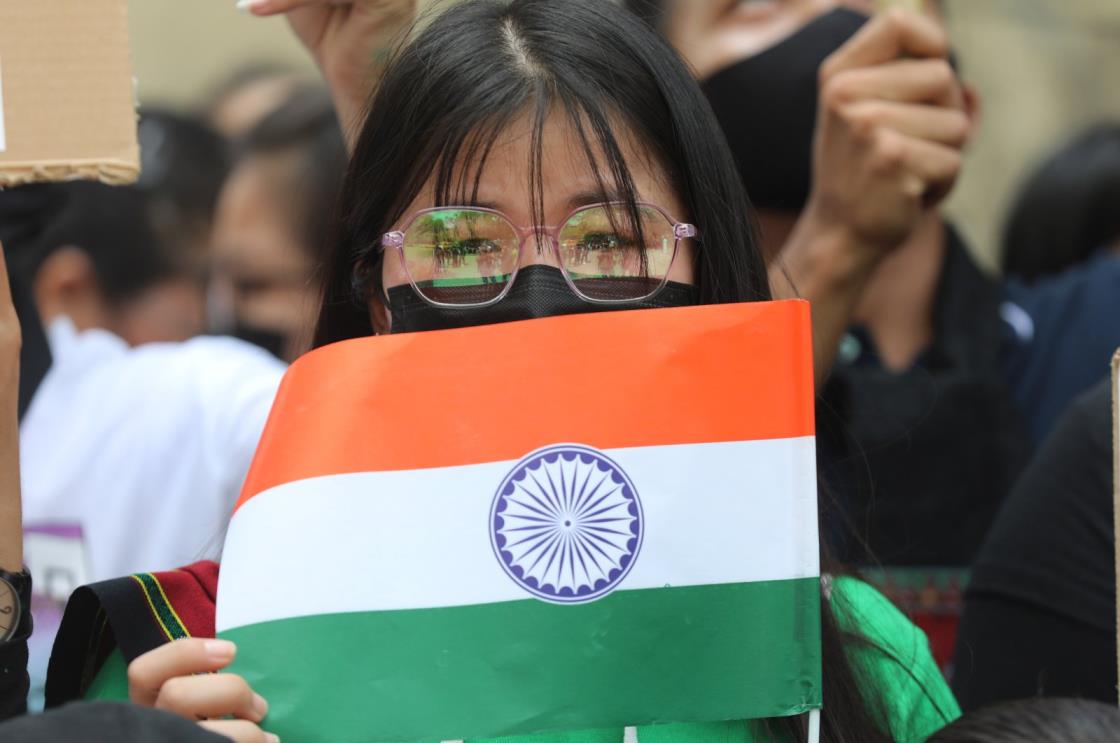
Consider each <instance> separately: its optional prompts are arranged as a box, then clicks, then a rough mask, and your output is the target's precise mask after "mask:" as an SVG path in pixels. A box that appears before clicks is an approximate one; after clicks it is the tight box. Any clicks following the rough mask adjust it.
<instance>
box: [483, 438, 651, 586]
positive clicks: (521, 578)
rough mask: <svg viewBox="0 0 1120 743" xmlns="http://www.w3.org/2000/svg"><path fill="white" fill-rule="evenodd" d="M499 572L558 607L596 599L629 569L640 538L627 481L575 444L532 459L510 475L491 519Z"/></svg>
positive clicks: (637, 507)
mask: <svg viewBox="0 0 1120 743" xmlns="http://www.w3.org/2000/svg"><path fill="white" fill-rule="evenodd" d="M490 527H491V528H490V539H491V543H492V544H493V547H494V553H495V554H496V555H497V557H498V562H499V563H500V564H501V566H502V569H503V570H505V572H506V573H507V574H508V575H509V576H510V578H512V579H513V580H514V581H515V582H516V583H517V584H518V585H520V586H521V587H522V588H524V589H525V590H526V591H528V592H529V593H531V594H533V595H534V596H537V597H538V598H541V599H544V600H545V601H551V602H555V603H580V602H584V601H594V600H595V599H598V598H601V597H602V596H605V595H606V594H608V593H610V592H611V591H612V590H614V588H616V587H617V586H618V584H619V583H621V582H622V579H623V578H625V577H626V575H627V573H629V572H630V568H631V567H632V566H633V564H634V561H635V559H636V558H637V556H638V551H639V550H640V548H641V544H642V536H643V522H642V506H641V502H640V501H639V500H638V493H637V490H636V489H635V488H634V484H633V483H632V482H631V481H630V478H629V477H628V476H627V475H626V473H625V472H623V471H622V468H621V467H619V466H618V464H616V463H615V462H614V461H613V460H611V459H610V458H608V457H607V456H606V455H605V454H603V453H602V452H600V451H598V450H596V449H592V448H591V447H587V446H580V445H578V444H564V445H559V446H551V447H547V448H545V449H541V450H539V451H536V452H533V453H532V454H530V455H528V456H527V457H525V458H524V459H522V460H521V461H520V462H518V463H517V465H516V466H515V467H514V468H513V470H512V471H511V472H510V473H509V474H508V475H506V477H505V479H504V480H503V481H502V483H501V485H499V487H498V492H497V494H496V495H495V496H494V502H493V505H492V507H491V514H490Z"/></svg>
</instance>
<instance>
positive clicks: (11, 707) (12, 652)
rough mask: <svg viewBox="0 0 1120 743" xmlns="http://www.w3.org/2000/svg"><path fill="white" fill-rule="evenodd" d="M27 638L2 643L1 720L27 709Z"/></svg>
mask: <svg viewBox="0 0 1120 743" xmlns="http://www.w3.org/2000/svg"><path fill="white" fill-rule="evenodd" d="M30 684H31V681H30V678H29V677H28V675H27V640H26V638H25V639H23V640H14V641H10V642H6V643H3V644H0V722H3V721H4V720H7V719H10V718H12V717H18V716H19V715H22V714H23V713H24V712H26V711H27V690H28V689H29V688H30Z"/></svg>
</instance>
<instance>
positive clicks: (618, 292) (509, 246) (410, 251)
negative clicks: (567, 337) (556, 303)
mask: <svg viewBox="0 0 1120 743" xmlns="http://www.w3.org/2000/svg"><path fill="white" fill-rule="evenodd" d="M635 216H636V219H635ZM696 234H697V232H696V228H695V227H693V226H692V225H690V224H684V223H681V222H677V221H676V220H675V219H673V218H672V217H670V216H669V215H668V214H667V213H666V212H665V210H664V209H662V208H661V207H659V206H655V205H653V204H646V203H638V204H636V205H635V212H631V211H630V208H629V206H628V205H627V204H626V203H623V202H607V203H601V204H592V205H590V206H585V207H581V208H579V209H576V210H575V211H574V212H572V213H571V214H570V215H568V217H567V219H565V220H564V221H563V222H562V223H561V224H560V226H559V227H546V226H531V227H516V226H515V225H514V224H513V222H511V221H510V220H509V218H508V217H506V216H505V215H504V214H502V213H501V212H498V211H495V210H493V209H483V208H477V207H462V206H443V207H436V208H432V209H422V210H420V211H418V212H416V213H415V214H413V215H412V216H411V217H410V218H409V219H408V222H407V223H406V226H405V227H404V229H402V230H398V231H394V232H388V233H386V234H385V235H384V236H383V237H382V238H381V247H382V248H383V249H384V250H390V249H392V250H395V251H396V252H397V255H398V256H400V260H401V266H402V267H403V268H404V272H405V275H406V276H407V277H408V281H409V283H410V284H411V285H412V288H413V289H414V290H415V291H416V293H417V294H419V295H420V297H422V298H423V299H424V300H425V301H426V302H428V303H429V304H432V305H435V306H437V307H484V306H486V305H490V304H493V303H495V302H498V301H500V300H501V299H502V298H503V297H505V296H506V294H507V293H509V290H510V287H511V286H513V282H514V279H516V278H517V271H518V269H519V268H520V267H521V265H522V262H523V261H522V257H523V253H524V251H525V244H526V243H527V242H528V241H529V238H530V237H532V236H534V235H537V236H539V237H538V239H539V242H538V245H540V246H542V247H543V246H550V247H551V251H552V253H553V257H554V258H555V260H556V265H557V266H559V268H560V269H561V270H562V272H563V274H564V278H565V279H566V280H567V282H568V286H570V287H571V289H572V291H573V292H575V293H576V294H577V295H578V296H579V297H580V298H582V299H584V300H586V301H588V302H593V303H597V304H610V303H617V302H634V301H640V300H643V299H648V298H649V297H652V296H653V295H655V294H657V292H659V291H660V290H661V288H662V287H663V286H665V282H666V281H667V280H668V276H669V269H670V268H671V267H672V265H673V260H674V258H676V255H677V247H678V246H679V245H680V241H681V240H682V239H684V238H689V237H696Z"/></svg>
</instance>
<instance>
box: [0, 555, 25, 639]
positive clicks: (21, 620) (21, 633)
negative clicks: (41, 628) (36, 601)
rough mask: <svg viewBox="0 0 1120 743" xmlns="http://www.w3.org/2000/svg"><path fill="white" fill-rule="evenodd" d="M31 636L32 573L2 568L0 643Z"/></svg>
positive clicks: (0, 571) (0, 580)
mask: <svg viewBox="0 0 1120 743" xmlns="http://www.w3.org/2000/svg"><path fill="white" fill-rule="evenodd" d="M30 636H31V574H30V573H28V572H27V570H26V569H25V570H24V571H23V572H21V573H9V572H8V571H7V570H0V645H3V644H4V643H6V642H17V641H19V640H26V639H27V638H28V637H30Z"/></svg>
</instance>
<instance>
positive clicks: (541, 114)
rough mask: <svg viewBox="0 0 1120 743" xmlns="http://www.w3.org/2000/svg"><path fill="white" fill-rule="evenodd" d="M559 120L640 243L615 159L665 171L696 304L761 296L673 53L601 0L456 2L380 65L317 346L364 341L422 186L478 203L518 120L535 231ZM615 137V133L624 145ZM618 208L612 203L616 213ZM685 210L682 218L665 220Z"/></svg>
mask: <svg viewBox="0 0 1120 743" xmlns="http://www.w3.org/2000/svg"><path fill="white" fill-rule="evenodd" d="M555 121H562V122H564V123H565V124H567V125H568V129H569V131H571V132H572V144H573V146H574V147H575V148H576V151H582V154H583V155H584V156H585V157H586V160H587V164H588V167H589V168H590V170H591V173H592V174H593V175H594V177H595V179H596V181H597V183H596V185H597V187H598V190H599V191H600V192H601V193H602V194H603V200H605V201H608V200H609V201H614V200H620V201H622V202H624V203H625V204H626V208H625V209H623V210H620V212H621V215H620V217H619V218H620V219H624V220H625V221H627V222H629V223H630V224H629V225H626V226H627V227H628V228H629V229H631V230H633V232H632V233H631V234H637V235H639V236H640V233H641V230H642V226H643V220H642V219H641V216H640V214H639V209H638V207H637V206H636V201H637V197H636V189H635V186H634V181H633V177H632V175H631V168H630V164H628V162H627V158H626V153H627V152H630V151H631V150H633V149H635V147H624V146H623V145H624V144H626V145H629V144H635V145H638V147H637V149H639V150H640V151H641V153H642V154H641V156H642V157H646V158H648V161H649V162H651V163H655V164H656V165H657V169H658V170H663V171H664V172H665V177H666V178H667V179H669V180H670V185H672V187H673V189H674V190H675V192H676V193H677V195H678V197H679V200H680V201H681V202H682V203H683V204H684V206H685V209H686V212H687V217H688V219H689V221H691V222H692V223H693V224H695V225H696V227H697V228H698V231H699V234H700V243H699V245H698V249H697V251H696V265H695V275H696V283H697V288H698V289H699V296H700V300H701V301H702V302H705V303H714V302H732V301H745V300H756V299H766V298H769V285H768V283H767V279H766V269H765V266H764V264H763V262H762V258H761V255H760V253H759V251H758V248H757V244H756V240H755V237H754V228H753V224H752V221H751V216H750V207H749V204H748V202H747V199H746V195H745V193H744V192H743V189H742V184H741V181H740V179H739V177H738V174H737V173H736V172H735V168H734V165H733V161H732V160H731V158H730V155H729V154H728V152H727V146H726V143H725V142H724V140H723V135H722V133H721V132H720V130H719V126H718V124H717V123H716V122H715V120H714V117H713V116H712V114H711V111H710V109H709V108H708V104H707V101H706V100H705V99H704V96H703V94H702V93H701V92H700V90H699V88H698V86H697V85H696V83H695V81H694V80H693V79H692V77H691V75H690V74H689V72H688V70H687V68H686V67H685V66H684V64H683V63H682V62H681V61H680V60H679V58H677V56H676V54H675V52H674V51H673V50H672V49H671V48H670V47H669V46H668V45H667V44H666V43H665V42H664V41H663V40H662V39H661V38H660V37H658V36H657V34H656V33H654V32H653V31H651V30H650V29H649V28H648V27H647V26H646V25H645V24H643V23H642V22H641V21H640V20H638V19H637V18H635V17H633V16H631V15H630V14H629V13H627V12H626V11H625V10H624V9H622V8H620V7H619V6H617V5H616V4H615V3H611V2H606V1H605V0H565V1H564V2H552V1H550V0H514V1H513V2H497V1H495V0H465V1H464V2H461V3H458V4H456V5H454V6H453V7H451V8H449V9H447V10H445V11H444V12H442V13H440V14H439V15H437V16H436V17H435V18H434V20H432V22H431V23H430V24H429V25H428V26H427V27H426V28H425V29H424V30H423V31H422V32H421V33H419V35H417V36H416V38H415V39H414V40H413V41H412V42H411V43H409V44H408V45H407V46H405V47H403V48H402V49H401V50H400V51H399V52H398V53H397V55H396V56H395V59H394V60H393V62H392V63H391V64H390V66H389V68H388V70H387V72H386V74H385V77H384V78H383V80H382V82H381V85H380V87H379V89H378V90H377V92H376V94H375V96H374V98H373V100H372V101H371V103H370V108H369V113H368V117H367V119H366V121H365V125H364V126H363V128H362V132H361V135H360V137H359V140H358V143H357V146H356V148H355V151H354V154H353V158H352V161H351V165H350V169H349V173H348V176H347V180H346V184H345V186H344V189H343V196H342V206H341V210H342V215H343V218H342V220H341V224H340V225H339V233H338V235H337V238H336V239H335V240H334V241H332V248H331V252H330V254H329V255H328V256H327V257H326V260H325V263H324V270H325V275H324V276H323V286H324V297H323V303H322V308H321V311H320V316H319V322H318V326H317V329H316V339H315V345H316V346H319V345H323V344H325V343H330V342H334V341H338V340H343V339H345V338H352V337H355V336H361V335H369V334H371V333H372V327H371V325H370V321H369V309H368V303H369V301H370V300H371V298H372V297H373V296H375V295H376V292H375V291H373V290H376V289H378V288H379V281H380V275H381V260H382V251H381V246H380V240H381V236H382V235H383V234H384V233H385V232H386V231H387V230H389V229H391V226H392V225H393V224H395V223H396V222H397V221H399V220H400V219H401V218H402V217H403V216H405V215H404V213H403V212H404V210H405V209H407V208H408V205H409V204H411V203H412V202H413V201H414V200H415V199H416V196H417V194H419V193H420V191H421V189H422V188H424V187H425V184H427V183H428V182H429V181H431V182H432V183H433V184H434V191H435V193H434V194H433V199H434V202H435V203H433V204H432V205H433V206H434V205H439V204H452V203H460V204H461V203H463V202H465V201H466V202H474V201H476V197H477V194H478V191H479V183H480V179H481V174H482V172H483V170H484V168H485V165H486V162H487V158H488V157H489V156H490V154H491V152H492V150H493V149H494V147H495V146H496V144H497V143H498V142H499V141H500V139H501V138H502V137H503V136H504V135H505V134H506V133H507V132H509V131H510V130H511V128H512V127H513V126H516V125H520V124H521V123H523V122H527V123H528V128H529V136H530V137H531V141H530V148H529V149H530V161H529V163H528V164H527V166H528V167H527V183H526V188H527V193H526V195H527V198H529V199H530V200H531V201H530V204H529V206H530V209H531V213H532V216H533V220H534V223H536V224H544V223H545V219H544V216H543V215H544V211H545V209H544V180H545V174H546V173H547V172H548V168H549V163H550V159H552V158H553V157H554V155H552V153H549V152H548V151H546V148H545V145H544V141H545V137H544V134H545V128H546V126H547V125H549V123H550V122H555ZM624 138H626V139H624ZM613 214H614V213H613V212H612V215H613ZM674 216H675V217H678V218H683V217H685V216H686V215H684V214H678V215H674Z"/></svg>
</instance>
